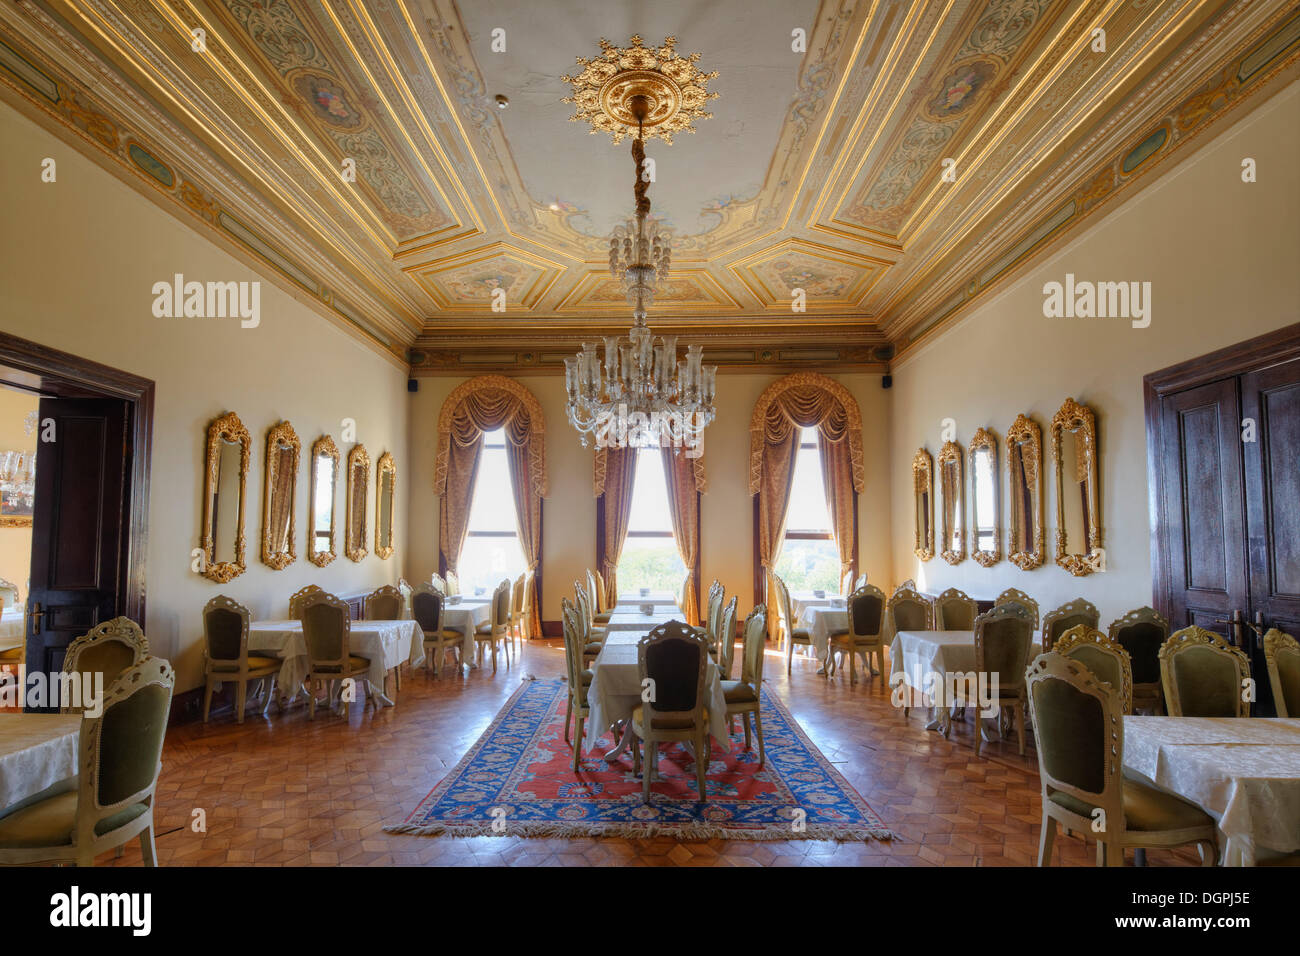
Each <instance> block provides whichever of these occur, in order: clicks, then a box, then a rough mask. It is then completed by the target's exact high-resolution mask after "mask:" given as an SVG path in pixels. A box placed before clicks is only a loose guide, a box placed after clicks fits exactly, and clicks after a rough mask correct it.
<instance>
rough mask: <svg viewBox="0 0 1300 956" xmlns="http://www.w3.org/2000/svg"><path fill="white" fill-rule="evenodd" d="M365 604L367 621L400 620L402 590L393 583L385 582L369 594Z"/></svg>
mask: <svg viewBox="0 0 1300 956" xmlns="http://www.w3.org/2000/svg"><path fill="white" fill-rule="evenodd" d="M363 606H364V608H365V614H366V620H367V621H400V620H401V619H402V592H401V591H399V590H397V588H395V587H393V586H392V585H391V584H385V585H384V586H383V587H378V588H375V589H374V590H373V591H371V592H370V593H369V594H367V595H366V599H365V602H364V605H363Z"/></svg>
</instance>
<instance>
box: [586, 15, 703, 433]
mask: <svg viewBox="0 0 1300 956" xmlns="http://www.w3.org/2000/svg"><path fill="white" fill-rule="evenodd" d="M631 42H632V45H631V46H629V47H616V46H613V45H612V44H610V43H609V42H607V41H606V40H605V39H604V38H602V39H601V41H600V47H601V50H603V51H604V52H603V53H602V54H601V55H600V56H599V57H596V58H595V59H586V58H584V57H578V58H577V59H578V64H579V65H580V66H583V67H584V68H585V69H584V70H583V72H582V73H581V74H579V75H578V76H577V77H571V76H567V75H566V76H565V77H563V79H564V82H566V83H570V84H572V85H573V88H574V93H573V96H570V97H566V98H565V99H564V102H566V103H573V104H575V105H576V106H577V112H576V113H575V114H574V115H573V116H572V117H570V120H586V121H587V122H589V123H590V124H591V132H593V133H596V132H608V133H609V134H610V135H611V137H612V138H613V140H614V142H615V143H620V142H622V140H623V138H624V137H625V136H627V135H629V134H631V135H632V136H633V140H632V160H633V163H634V164H635V166H636V178H635V183H636V185H635V187H634V190H633V191H634V195H635V201H636V207H635V209H636V211H635V213H634V215H633V216H632V218H630V219H628V221H627V222H626V223H623V224H620V225H619V226H617V227H616V228H615V229H614V233H613V236H612V237H611V238H610V241H609V272H610V275H611V276H613V277H614V278H616V279H620V280H621V281H622V283H623V290H624V292H625V294H626V295H627V301H628V304H629V305H631V306H632V316H633V325H632V328H631V330H630V331H629V332H628V336H627V338H620V337H618V336H613V335H610V336H605V356H604V358H605V361H604V364H603V366H602V364H601V362H600V358H599V356H598V355H597V352H596V349H597V347H598V346H597V343H595V342H584V343H583V344H582V351H581V352H579V353H578V354H577V355H575V356H571V357H569V358H566V359H565V360H564V378H565V386H566V388H567V390H568V396H569V401H568V405H567V411H568V417H569V422H570V423H571V424H572V425H573V427H574V428H576V429H577V430H578V433H579V435H580V436H581V438H582V444H583V446H584V447H585V446H586V445H587V436H588V435H592V436H594V439H595V442H596V444H597V446H598V447H605V446H613V447H622V446H625V445H626V446H631V447H649V446H655V445H664V444H666V445H671V446H672V447H675V448H682V447H686V448H692V449H694V448H697V447H698V445H699V438H700V434H701V433H702V432H703V430H704V428H705V427H706V426H707V425H708V424H709V423H710V422H712V421H713V418H714V415H715V409H714V404H713V399H714V393H715V386H716V378H717V373H718V369H717V367H716V366H708V367H704V366H703V365H702V361H703V349H702V348H701V347H700V346H698V345H691V346H688V347H687V351H686V360H685V361H681V362H679V361H678V360H677V339H676V337H675V336H664V337H662V338H658V339H656V338H655V337H654V334H653V333H652V332H651V331H650V329H649V327H648V326H647V325H646V310H647V309H648V307H649V306H650V305H651V304H652V303H653V302H654V296H655V288H656V285H657V283H658V281H661V280H664V279H667V277H668V270H669V266H670V264H671V258H672V253H671V250H670V243H671V238H672V237H671V233H670V231H669V230H668V229H666V228H664V227H663V225H662V224H661V223H659V222H656V221H654V220H651V219H650V218H649V215H650V197H649V195H648V194H647V193H648V190H649V187H650V180H651V177H650V176H648V175H646V173H645V171H646V165H645V140H646V138H647V137H653V136H658V137H659V138H661V139H662V140H663V141H664V142H665V143H667V144H669V145H671V144H672V141H673V134H674V133H680V132H687V133H693V132H695V127H694V126H693V125H691V123H692V120H694V119H709V118H711V117H712V115H713V114H712V113H707V112H705V111H704V109H703V106H704V103H705V102H706V101H707V100H709V99H713V98H715V97H716V96H717V95H718V94H717V93H709V92H708V91H707V89H705V86H706V84H707V83H708V81H709V80H711V79H713V78H714V77H716V76H717V75H718V74H717V72H716V71H715V72H712V73H702V72H700V71H699V70H697V69H696V68H695V61H696V60H698V59H699V57H700V55H699V54H698V53H692V54H691V55H690V56H689V57H680V56H678V55H677V54H676V53H675V52H674V51H673V46H674V44H675V43H676V42H677V41H676V38H674V37H668V38H667V39H665V40H664V44H663V46H661V47H658V48H657V49H647V48H645V47H643V46H642V45H641V37H640V36H633V37H632V41H631Z"/></svg>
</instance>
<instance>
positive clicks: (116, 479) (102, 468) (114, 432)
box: [27, 398, 128, 709]
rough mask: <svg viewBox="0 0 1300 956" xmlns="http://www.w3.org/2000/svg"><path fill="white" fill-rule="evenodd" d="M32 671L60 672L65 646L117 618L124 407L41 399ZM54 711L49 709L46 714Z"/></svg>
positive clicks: (124, 498)
mask: <svg viewBox="0 0 1300 956" xmlns="http://www.w3.org/2000/svg"><path fill="white" fill-rule="evenodd" d="M39 414H40V418H41V422H42V430H43V431H44V429H45V427H46V422H47V420H48V419H53V422H54V440H53V441H48V442H47V441H43V442H42V443H41V445H40V447H39V449H38V451H37V455H36V465H37V467H36V502H35V505H34V507H33V509H32V510H33V517H32V568H31V575H32V584H31V593H30V595H29V597H28V618H29V622H30V623H29V627H28V632H27V669H28V672H29V674H31V673H34V672H36V671H44V672H45V673H54V672H57V671H58V670H60V669H61V667H62V665H63V658H64V654H65V653H66V651H67V646H68V644H69V643H70V642H71V641H72V640H73V639H74V638H76V637H79V636H80V635H82V634H84V633H86V631H88V630H90V628H92V627H94V626H95V625H96V624H98V623H99V622H101V621H104V620H108V619H110V618H112V617H114V616H115V615H116V614H117V606H118V596H119V594H120V593H121V592H122V590H123V587H122V585H123V582H122V579H121V575H122V573H123V570H124V569H123V568H122V567H121V554H122V550H123V548H122V545H123V538H122V536H123V534H124V531H125V514H126V511H125V503H126V501H127V500H128V487H127V485H128V480H127V477H126V462H127V448H128V444H127V441H128V438H127V431H126V428H127V403H126V402H125V401H122V400H118V399H68V398H42V399H41V404H40V412H39ZM45 709H51V708H45Z"/></svg>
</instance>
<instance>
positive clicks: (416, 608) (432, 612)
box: [411, 581, 446, 638]
mask: <svg viewBox="0 0 1300 956" xmlns="http://www.w3.org/2000/svg"><path fill="white" fill-rule="evenodd" d="M445 600H446V595H444V594H443V593H442V592H441V591H439V590H438V589H437V588H436V587H434V586H433V585H432V584H430V583H429V582H428V581H421V582H420V583H419V584H418V585H416V587H415V590H414V591H412V592H411V617H413V618H414V619H415V623H417V624H419V625H420V630H422V631H424V633H425V636H426V637H427V636H429V635H432V636H433V637H435V638H436V637H440V636H441V635H442V609H443V603H444V601H445Z"/></svg>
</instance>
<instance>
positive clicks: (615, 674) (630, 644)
mask: <svg viewBox="0 0 1300 956" xmlns="http://www.w3.org/2000/svg"><path fill="white" fill-rule="evenodd" d="M674 617H676V618H678V619H680V614H677V613H676V608H673V609H672V613H669V612H668V611H666V610H665V612H664V613H662V614H660V613H656V614H654V615H651V616H649V617H647V616H646V615H644V614H641V613H640V612H637V613H636V614H635V615H625V614H615V615H614V617H612V618H610V622H611V624H623V623H627V624H629V625H631V626H627V627H615V628H614V629H612V630H611V631H610V632H609V633H608V634H607V635H606V636H605V646H604V647H602V648H601V651H600V653H599V654H598V655H597V656H596V660H595V661H594V662H593V663H592V665H591V669H592V673H593V675H594V676H593V677H592V680H591V687H590V688H589V689H588V690H587V703H588V705H589V706H590V707H591V716H590V717H589V721H590V723H589V726H590V728H591V730H590V732H588V733H587V734H586V739H587V745H588V748H589V749H592V748H594V746H595V742H596V740H597V739H598V738H599V737H600V735H601V734H603V733H604V732H605V731H606V730H608V729H609V728H610V727H612V726H613V725H614V723H615V722H616V721H619V720H631V719H632V711H633V710H635V709H636V708H637V707H640V706H641V672H640V669H639V667H638V666H637V647H636V646H637V643H638V642H639V641H640V640H641V638H643V637H645V636H646V634H647V633H649V631H650V629H651V628H652V627H654V626H655V625H656V624H662V623H663V622H664V621H668V620H672V619H673V618H674ZM633 618H637V619H639V620H634V619H633ZM620 619H623V620H620ZM704 693H705V695H706V697H707V698H708V701H707V703H706V704H705V706H706V707H708V709H709V733H710V734H712V735H713V738H714V739H715V740H717V741H718V742H719V743H721V744H722V745H723V746H724V747H725V746H726V745H727V741H728V739H729V738H728V736H727V702H726V700H725V699H724V698H723V696H722V682H721V677H720V675H719V673H718V665H717V664H715V663H714V662H713V659H712V658H709V663H708V670H707V672H706V674H705V684H704Z"/></svg>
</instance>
